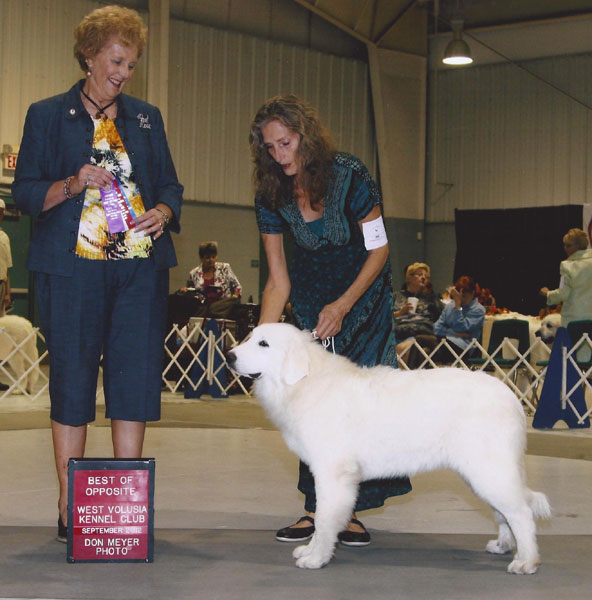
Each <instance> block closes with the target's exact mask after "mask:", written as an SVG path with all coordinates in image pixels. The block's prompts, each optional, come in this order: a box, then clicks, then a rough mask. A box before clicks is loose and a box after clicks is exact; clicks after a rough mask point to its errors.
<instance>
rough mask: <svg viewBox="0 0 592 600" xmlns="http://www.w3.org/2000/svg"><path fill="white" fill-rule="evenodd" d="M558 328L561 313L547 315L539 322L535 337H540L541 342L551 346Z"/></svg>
mask: <svg viewBox="0 0 592 600" xmlns="http://www.w3.org/2000/svg"><path fill="white" fill-rule="evenodd" d="M560 327H561V313H549V314H548V315H547V316H545V317H544V318H543V320H542V321H541V326H540V327H539V328H538V329H537V330H536V332H535V335H536V336H537V337H540V338H541V340H543V342H545V343H547V344H552V343H553V342H554V341H555V336H556V335H557V330H558V329H559V328H560Z"/></svg>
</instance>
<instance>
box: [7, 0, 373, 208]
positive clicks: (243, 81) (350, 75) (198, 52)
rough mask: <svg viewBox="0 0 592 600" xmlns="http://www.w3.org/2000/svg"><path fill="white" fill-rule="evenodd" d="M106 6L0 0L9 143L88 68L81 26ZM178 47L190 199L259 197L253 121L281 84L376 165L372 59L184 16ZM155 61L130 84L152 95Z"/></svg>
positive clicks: (182, 172) (174, 136)
mask: <svg viewBox="0 0 592 600" xmlns="http://www.w3.org/2000/svg"><path fill="white" fill-rule="evenodd" d="M97 6H99V3H97V2H90V1H87V0H76V1H72V0H0V57H1V62H0V64H1V65H2V76H1V77H0V148H1V146H2V145H3V144H11V145H16V144H18V143H19V141H20V137H21V135H22V127H23V123H24V119H25V114H26V111H27V108H28V106H29V105H30V104H31V103H32V102H34V101H36V100H40V99H42V98H47V97H49V96H52V95H54V94H58V93H62V92H64V91H66V90H68V89H69V88H70V87H71V86H72V85H73V83H74V82H75V81H76V80H77V79H78V78H80V77H82V76H83V74H82V71H81V70H80V69H79V67H78V65H77V63H76V61H75V60H74V58H73V55H72V46H73V42H74V38H73V31H74V28H75V27H76V25H77V24H78V23H79V22H80V20H81V18H82V17H83V16H84V15H85V14H87V13H88V12H90V11H91V10H93V9H94V8H96V7H97ZM143 17H144V18H145V20H146V19H147V15H143ZM147 51H148V52H149V51H150V49H149V48H148V50H147ZM169 56H170V73H169V122H168V127H167V130H168V135H169V141H170V146H171V151H172V154H173V158H174V161H175V165H176V167H177V170H178V173H179V179H180V180H181V181H182V182H183V184H184V185H185V198H186V199H188V200H200V201H206V202H213V203H220V204H239V205H252V189H251V175H250V174H251V159H250V154H249V148H248V143H247V137H248V131H249V124H250V121H251V119H252V117H253V115H254V113H255V111H256V110H257V108H258V107H259V106H260V105H261V104H262V103H263V101H264V100H265V99H266V98H267V97H269V96H272V95H275V94H278V93H282V92H292V93H296V94H298V95H301V96H303V97H305V98H307V99H308V100H310V101H311V102H313V103H314V104H315V105H316V106H317V107H318V108H319V110H320V111H321V114H322V115H323V117H325V119H326V122H327V125H328V126H329V128H330V129H331V130H332V131H333V133H334V135H335V138H336V141H337V143H338V147H339V148H340V149H343V150H345V151H349V152H353V153H355V154H357V155H358V156H360V158H362V160H364V161H365V162H366V163H367V165H368V167H369V169H370V170H371V172H373V173H374V171H375V164H374V163H375V143H374V136H373V128H372V125H371V117H370V114H371V106H370V99H369V81H368V69H367V66H366V64H365V63H363V62H361V61H356V60H353V59H350V58H340V57H337V56H333V55H329V54H324V53H321V52H318V51H314V50H308V49H306V48H302V47H297V46H292V45H288V44H283V43H279V42H273V41H266V40H263V39H260V38H256V37H252V36H248V35H244V34H240V33H235V32H229V31H222V30H218V29H214V28H210V27H205V26H201V25H197V24H193V23H187V22H181V21H176V20H173V21H171V27H170V53H169ZM147 62H148V61H147V60H146V57H144V59H143V60H141V61H140V63H139V65H138V70H137V71H136V73H135V75H134V78H133V79H132V81H131V82H130V83H129V84H128V86H127V87H126V93H129V94H132V95H135V96H138V97H140V98H146V77H147V74H146V67H147Z"/></svg>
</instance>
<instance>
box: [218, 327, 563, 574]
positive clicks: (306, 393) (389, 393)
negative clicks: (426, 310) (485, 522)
mask: <svg viewBox="0 0 592 600" xmlns="http://www.w3.org/2000/svg"><path fill="white" fill-rule="evenodd" d="M227 360H228V363H229V364H230V366H231V367H232V368H233V369H234V370H235V371H236V372H237V373H239V374H240V375H245V376H250V377H252V378H254V379H256V381H255V393H256V395H257V398H258V400H259V401H260V402H261V404H262V405H263V408H264V409H265V411H266V412H267V415H268V416H269V417H270V419H271V420H272V421H273V422H274V423H275V424H276V426H277V427H278V429H279V430H280V432H281V433H282V436H283V437H284V440H285V441H286V444H287V445H288V447H289V448H290V449H291V450H292V451H293V452H294V453H295V454H297V455H298V456H299V457H300V458H301V459H302V460H303V461H304V462H305V463H307V464H308V465H309V467H310V470H311V471H312V473H313V475H314V477H315V487H316V495H317V510H316V515H315V528H316V530H315V534H314V536H313V538H312V540H311V541H310V543H309V544H308V545H304V546H299V547H298V548H296V549H295V550H294V553H293V555H294V558H296V559H297V560H296V565H297V566H298V567H302V568H308V569H317V568H320V567H322V566H323V565H326V564H327V563H328V562H329V561H330V560H331V557H332V556H333V552H334V548H335V543H336V541H337V534H338V533H339V532H340V531H342V530H343V529H345V527H346V525H347V523H348V521H349V519H350V516H351V514H352V512H353V509H354V505H355V501H356V497H357V493H358V485H359V483H360V482H361V481H364V480H367V479H376V478H384V477H398V476H404V475H409V476H412V475H414V474H416V473H420V472H422V471H431V470H435V469H442V468H448V469H452V470H454V471H456V472H458V473H459V474H460V475H461V476H462V477H463V478H464V479H465V481H466V482H467V483H468V484H469V485H470V486H471V488H472V489H473V490H474V491H475V493H476V494H477V495H479V496H480V497H481V498H483V499H484V500H485V501H486V502H487V503H488V504H490V505H491V507H492V508H493V510H494V513H495V517H496V521H497V523H498V526H499V534H498V538H497V539H496V540H492V541H490V542H489V543H488V544H487V550H488V551H489V552H493V553H495V554H503V553H506V552H508V551H510V550H512V549H513V548H514V547H515V546H517V552H516V555H515V556H514V560H513V561H512V562H511V563H510V565H509V567H508V571H509V572H510V573H534V572H536V570H537V567H538V565H539V553H538V549H537V543H536V531H535V522H534V518H535V517H543V518H548V517H549V516H550V511H551V509H550V507H549V503H548V501H547V498H546V497H545V495H544V494H542V493H540V492H533V491H532V490H530V489H528V488H527V487H526V484H525V478H524V465H523V459H524V448H525V443H526V433H525V429H526V426H525V418H524V412H523V410H522V407H521V405H520V402H519V401H518V400H517V398H516V397H515V396H514V394H513V393H512V392H511V391H510V390H509V389H508V388H507V387H506V386H505V385H504V384H503V383H501V382H500V381H499V380H498V379H496V378H495V377H492V376H491V375H487V374H485V373H481V372H469V371H463V370H461V369H453V368H445V369H432V370H422V371H406V372H405V371H400V370H397V369H393V368H391V367H385V366H377V367H374V368H370V369H369V368H360V367H358V366H357V365H355V364H354V363H352V362H351V361H349V360H348V359H346V358H343V357H341V356H337V355H334V354H332V353H331V352H328V351H327V350H325V349H324V348H323V347H322V346H321V345H320V344H319V343H318V342H315V341H313V339H312V337H311V335H310V333H309V332H303V331H299V330H298V329H296V328H295V327H293V326H292V325H288V324H280V323H278V324H275V323H274V324H265V325H260V326H259V327H256V328H255V329H254V330H253V332H252V334H251V335H250V337H248V338H247V339H246V340H245V341H244V342H243V343H242V344H240V345H239V346H237V347H235V348H234V349H233V350H232V351H230V352H229V353H228V355H227Z"/></svg>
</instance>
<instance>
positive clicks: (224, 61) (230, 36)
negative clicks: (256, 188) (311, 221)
mask: <svg viewBox="0 0 592 600" xmlns="http://www.w3.org/2000/svg"><path fill="white" fill-rule="evenodd" d="M170 39H171V50H170V59H169V60H170V72H169V121H168V136H169V143H170V146H171V151H172V153H173V156H174V158H175V164H176V167H177V170H178V173H179V179H180V180H181V181H182V182H183V184H184V185H185V198H186V199H189V200H199V201H205V202H214V203H220V204H239V205H244V206H246V205H251V204H252V202H253V197H252V196H253V194H252V186H251V159H250V153H249V146H248V133H249V125H250V122H251V119H252V118H253V116H254V114H255V112H256V110H257V109H258V108H259V106H260V105H261V104H262V103H263V102H264V101H265V100H266V99H267V98H268V97H270V96H274V95H276V94H280V93H294V94H296V95H299V96H302V97H303V98H306V99H308V100H309V101H310V102H312V103H313V104H314V105H316V106H317V108H318V109H319V111H320V112H321V116H322V117H323V118H324V119H325V122H326V124H327V125H328V126H329V128H330V129H331V131H332V132H333V134H334V135H335V138H336V142H337V145H338V147H339V148H340V149H342V150H345V151H348V152H353V153H355V154H357V155H358V156H359V157H360V158H361V159H362V160H363V161H364V162H366V164H367V165H368V168H369V169H370V170H371V172H374V170H375V169H374V160H375V144H374V136H373V128H372V126H371V120H370V113H371V109H370V99H369V81H368V69H367V66H366V65H365V64H364V63H362V62H360V61H356V60H352V59H349V58H340V57H336V56H332V55H328V54H323V53H320V52H316V51H314V50H308V49H304V48H300V47H297V46H291V45H287V44H282V43H278V42H273V41H267V40H263V39H260V38H255V37H251V36H247V35H244V34H240V33H235V32H228V31H221V30H217V29H213V28H210V27H203V26H200V25H195V24H191V23H185V22H180V21H172V22H171V29H170Z"/></svg>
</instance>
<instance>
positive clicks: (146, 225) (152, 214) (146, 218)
mask: <svg viewBox="0 0 592 600" xmlns="http://www.w3.org/2000/svg"><path fill="white" fill-rule="evenodd" d="M161 211H162V212H161ZM163 212H164V213H166V214H167V215H168V216H169V219H170V218H171V217H172V213H171V209H170V208H169V207H168V206H167V205H166V204H157V205H156V206H155V207H154V208H151V209H150V210H147V211H146V212H145V213H144V214H143V215H140V216H139V217H136V218H135V219H134V225H135V226H136V231H144V232H145V233H147V234H149V235H151V236H152V237H153V238H154V239H155V240H157V239H158V238H159V237H160V236H161V235H162V234H163V233H164V228H165V225H166V223H165V217H164V215H163V214H162V213H163Z"/></svg>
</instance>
